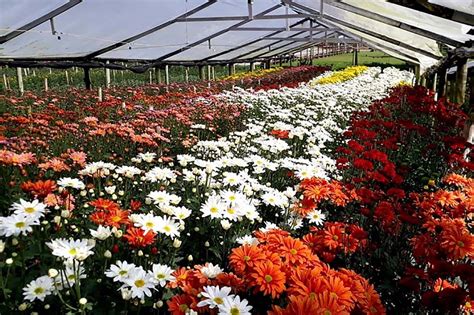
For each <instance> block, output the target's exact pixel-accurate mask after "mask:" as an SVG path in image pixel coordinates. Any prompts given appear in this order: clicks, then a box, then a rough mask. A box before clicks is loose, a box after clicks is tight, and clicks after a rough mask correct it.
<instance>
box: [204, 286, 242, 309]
mask: <svg viewBox="0 0 474 315" xmlns="http://www.w3.org/2000/svg"><path fill="white" fill-rule="evenodd" d="M203 289H204V291H202V292H201V295H202V296H203V297H205V298H206V299H205V300H202V301H201V302H199V303H198V304H197V306H198V307H204V306H208V305H209V308H211V309H212V308H215V307H218V306H220V305H224V300H225V299H227V298H229V297H230V298H232V297H233V295H229V294H230V291H231V288H230V287H222V288H219V287H218V286H206V287H204V288H203Z"/></svg>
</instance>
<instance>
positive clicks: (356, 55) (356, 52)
mask: <svg viewBox="0 0 474 315" xmlns="http://www.w3.org/2000/svg"><path fill="white" fill-rule="evenodd" d="M354 52H355V55H354V64H355V65H356V66H357V65H359V44H356V48H355V51H354Z"/></svg>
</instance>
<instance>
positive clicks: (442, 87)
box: [438, 68, 448, 98]
mask: <svg viewBox="0 0 474 315" xmlns="http://www.w3.org/2000/svg"><path fill="white" fill-rule="evenodd" d="M447 79H448V71H447V69H446V68H441V69H440V70H439V83H438V98H442V97H444V96H446V83H447Z"/></svg>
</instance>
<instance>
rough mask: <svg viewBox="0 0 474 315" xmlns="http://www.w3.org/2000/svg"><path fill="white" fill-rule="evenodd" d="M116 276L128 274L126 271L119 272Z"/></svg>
mask: <svg viewBox="0 0 474 315" xmlns="http://www.w3.org/2000/svg"><path fill="white" fill-rule="evenodd" d="M118 274H119V276H125V275H126V274H128V271H127V270H120V271H119V273H118Z"/></svg>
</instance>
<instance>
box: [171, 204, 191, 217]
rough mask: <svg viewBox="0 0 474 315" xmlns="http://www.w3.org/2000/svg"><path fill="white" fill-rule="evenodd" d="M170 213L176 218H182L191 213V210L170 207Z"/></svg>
mask: <svg viewBox="0 0 474 315" xmlns="http://www.w3.org/2000/svg"><path fill="white" fill-rule="evenodd" d="M171 214H172V215H173V216H175V217H176V218H177V219H178V220H184V219H186V218H188V217H189V216H190V215H191V210H189V209H188V208H185V207H174V208H172V211H171Z"/></svg>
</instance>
